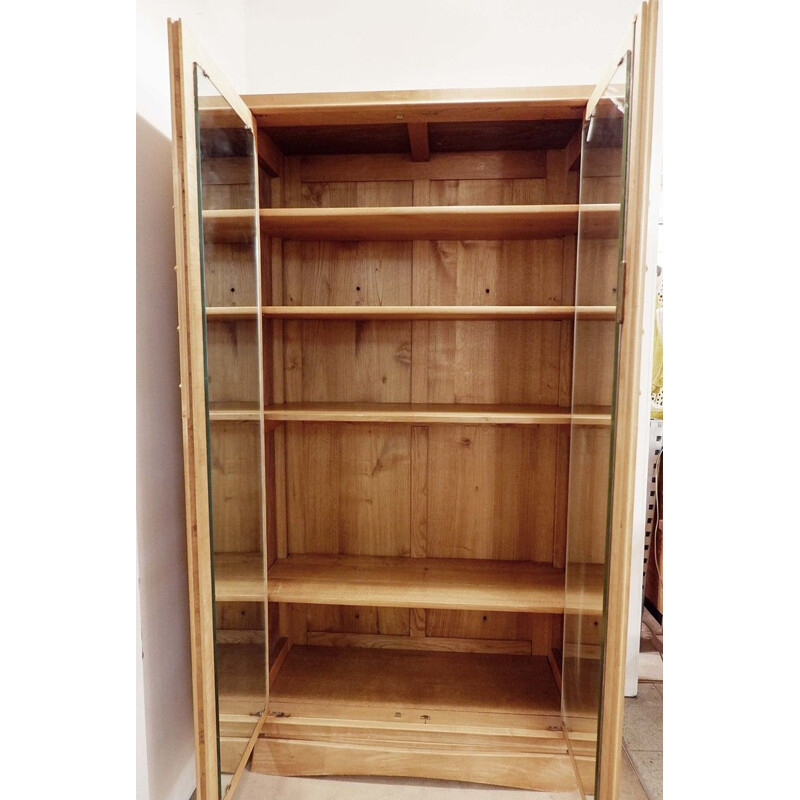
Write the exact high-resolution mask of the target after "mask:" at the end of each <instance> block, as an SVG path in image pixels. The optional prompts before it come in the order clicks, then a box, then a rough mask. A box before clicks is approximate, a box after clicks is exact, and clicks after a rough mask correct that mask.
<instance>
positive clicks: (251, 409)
mask: <svg viewBox="0 0 800 800" xmlns="http://www.w3.org/2000/svg"><path fill="white" fill-rule="evenodd" d="M260 414H261V411H260V409H259V407H258V403H255V402H246V401H245V402H240V403H234V402H231V401H228V402H224V403H221V402H216V403H209V404H208V418H209V419H210V420H211V421H212V422H227V421H232V422H241V421H247V420H250V421H256V422H258V418H259V416H260Z"/></svg>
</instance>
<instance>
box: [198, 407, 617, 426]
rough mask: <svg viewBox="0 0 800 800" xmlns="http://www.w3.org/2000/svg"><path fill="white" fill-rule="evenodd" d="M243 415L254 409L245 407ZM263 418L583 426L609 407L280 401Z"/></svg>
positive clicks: (228, 413) (601, 420)
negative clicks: (576, 408) (576, 407)
mask: <svg viewBox="0 0 800 800" xmlns="http://www.w3.org/2000/svg"><path fill="white" fill-rule="evenodd" d="M236 413H237V412H236V410H234V409H227V408H218V409H216V410H215V411H214V412H213V414H212V417H211V418H212V419H229V418H237V419H238V418H239V417H235V416H234V415H235V414H236ZM241 413H242V414H245V415H248V416H246V417H244V418H246V419H250V418H251V417H250V416H249V415H250V414H252V413H253V412H252V411H250V410H249V409H248V410H244V411H242V412H241ZM264 417H265V419H267V420H270V421H275V422H277V421H281V422H284V421H285V422H398V423H408V424H412V425H423V424H424V425H428V424H448V423H450V424H455V425H469V424H476V425H568V424H569V423H570V422H574V423H576V424H583V425H599V426H608V425H610V424H611V414H610V409H608V408H604V407H601V406H597V407H586V408H582V409H578V411H577V412H576V413H570V411H569V409H565V408H560V407H559V406H536V405H531V406H526V405H511V404H502V403H500V404H498V403H495V404H484V405H466V404H463V405H462V404H459V405H455V404H434V403H282V404H280V405H275V406H268V407H266V408H265V409H264Z"/></svg>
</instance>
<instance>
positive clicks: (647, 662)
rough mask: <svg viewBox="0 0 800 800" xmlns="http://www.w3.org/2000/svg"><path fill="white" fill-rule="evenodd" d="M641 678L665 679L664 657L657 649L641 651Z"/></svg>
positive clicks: (650, 679) (642, 679)
mask: <svg viewBox="0 0 800 800" xmlns="http://www.w3.org/2000/svg"><path fill="white" fill-rule="evenodd" d="M639 680H640V681H663V680H664V659H663V658H662V657H661V653H659V652H658V651H657V650H652V651H649V652H645V651H642V652H641V653H639Z"/></svg>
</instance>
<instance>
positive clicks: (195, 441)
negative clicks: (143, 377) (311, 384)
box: [167, 20, 258, 800]
mask: <svg viewBox="0 0 800 800" xmlns="http://www.w3.org/2000/svg"><path fill="white" fill-rule="evenodd" d="M167 34H168V40H169V63H170V84H171V102H172V156H173V162H172V163H173V193H174V199H175V257H176V267H175V270H176V273H177V282H178V341H179V348H180V370H181V422H182V428H183V466H184V482H185V500H186V537H187V561H188V573H189V631H190V637H191V642H190V649H191V669H192V699H193V711H194V739H195V759H196V769H197V800H219V781H218V779H217V775H218V768H219V753H218V747H217V741H218V726H217V701H216V674H215V646H214V644H215V636H214V590H213V579H212V576H213V571H212V563H211V520H210V514H209V492H210V487H209V473H208V440H207V417H206V413H207V412H206V387H205V354H204V336H203V328H204V320H203V303H202V262H201V258H202V256H201V247H200V236H201V233H202V229H201V221H200V216H199V196H198V182H197V179H198V163H197V135H196V127H195V97H194V65H195V64H198V65H200V66H201V68H202V70H203V71H204V72H205V74H206V75H207V76H208V77H209V79H210V80H211V82H212V83H213V84H214V86H215V87H216V89H217V90H218V91H219V93H220V94H221V95H222V96H223V97H224V98H225V101H226V102H227V103H228V104H229V105H230V107H231V108H232V109H233V110H234V111H235V112H236V114H237V115H238V116H239V117H240V118H241V119H242V122H243V124H245V125H247V126H248V127H249V128H250V130H252V131H253V133H254V135H255V130H256V127H255V120H254V118H253V115H252V114H251V113H250V109H249V108H248V107H247V106H246V105H245V104H244V102H243V101H242V100H241V98H240V97H239V96H238V95H237V94H236V93H235V92H234V91H233V90H232V88H231V87H230V85H229V84H228V82H227V81H226V80H225V79H224V78H223V77H222V74H221V73H220V71H219V70H218V69H217V68H216V66H215V65H214V62H213V61H212V59H211V58H210V57H209V56H208V55H207V53H206V52H205V51H204V50H203V49H202V48H201V47H200V45H199V44H198V43H197V42H196V41H195V40H194V39H193V37H192V36H191V35H190V34H189V33H188V32H187V31H186V30H185V28H184V27H183V25H182V24H181V20H176V21H173V20H168V22H167ZM253 149H254V152H255V142H254V148H253ZM255 179H256V180H257V179H258V175H257V173H256V176H255ZM256 197H258V191H257V185H256Z"/></svg>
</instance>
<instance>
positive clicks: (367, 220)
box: [203, 203, 619, 241]
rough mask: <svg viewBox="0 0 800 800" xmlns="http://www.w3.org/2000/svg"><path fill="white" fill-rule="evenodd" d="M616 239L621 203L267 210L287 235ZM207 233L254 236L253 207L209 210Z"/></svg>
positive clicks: (273, 228) (275, 229) (264, 214)
mask: <svg viewBox="0 0 800 800" xmlns="http://www.w3.org/2000/svg"><path fill="white" fill-rule="evenodd" d="M579 209H580V216H581V226H582V227H581V234H582V235H584V236H587V237H590V238H615V237H616V236H617V235H618V232H619V205H617V204H613V203H611V204H596V205H584V206H578V205H517V206H514V205H508V206H417V207H414V206H408V207H405V206H403V207H397V206H395V207H383V208H381V207H377V208H376V207H371V208H262V209H261V211H260V219H261V232H262V233H264V234H267V235H269V236H279V237H283V238H286V239H311V240H327V241H411V240H425V239H432V240H461V239H463V240H474V239H547V238H558V237H561V236H574V235H575V234H577V233H578V216H579ZM203 232H204V235H205V237H206V238H207V239H210V240H213V241H242V240H244V241H246V240H248V239H249V238H252V236H253V211H252V210H247V209H243V210H238V209H220V210H214V211H204V212H203Z"/></svg>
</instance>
